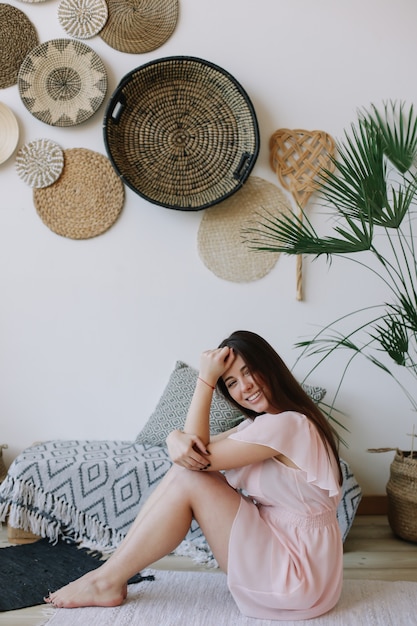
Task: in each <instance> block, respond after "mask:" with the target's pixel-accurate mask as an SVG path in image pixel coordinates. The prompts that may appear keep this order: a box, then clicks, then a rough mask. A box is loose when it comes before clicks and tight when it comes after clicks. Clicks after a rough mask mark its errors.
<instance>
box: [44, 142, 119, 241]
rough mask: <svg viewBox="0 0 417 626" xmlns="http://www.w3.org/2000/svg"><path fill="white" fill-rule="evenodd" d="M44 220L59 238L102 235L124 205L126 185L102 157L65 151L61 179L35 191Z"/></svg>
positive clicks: (85, 237) (84, 149)
mask: <svg viewBox="0 0 417 626" xmlns="http://www.w3.org/2000/svg"><path fill="white" fill-rule="evenodd" d="M33 200H34V204H35V208H36V210H37V212H38V215H39V217H40V218H41V220H42V221H43V222H44V224H46V226H48V228H50V229H51V230H52V231H53V232H54V233H56V234H57V235H62V236H63V237H69V238H70V239H89V238H91V237H96V236H97V235H101V234H102V233H104V232H105V231H106V230H108V229H109V228H110V226H112V225H113V224H114V222H115V221H116V220H117V218H118V216H119V214H120V212H121V210H122V208H123V204H124V187H123V183H122V181H121V180H120V178H118V176H117V174H116V173H115V172H114V170H113V168H112V166H111V163H110V162H109V160H108V159H107V157H105V156H104V155H102V154H99V153H98V152H94V151H92V150H87V149H86V148H71V149H69V150H65V151H64V169H63V171H62V174H61V176H60V177H59V178H58V180H57V181H56V182H55V183H53V184H52V185H50V186H49V187H45V188H44V189H34V191H33Z"/></svg>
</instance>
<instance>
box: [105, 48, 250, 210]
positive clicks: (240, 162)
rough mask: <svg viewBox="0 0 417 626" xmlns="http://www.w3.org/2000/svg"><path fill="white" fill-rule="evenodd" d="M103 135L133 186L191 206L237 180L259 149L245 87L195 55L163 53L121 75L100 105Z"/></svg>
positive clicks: (226, 191)
mask: <svg viewBox="0 0 417 626" xmlns="http://www.w3.org/2000/svg"><path fill="white" fill-rule="evenodd" d="M104 143H105V146H106V150H107V152H108V156H109V159H110V161H111V163H112V164H113V167H114V168H115V170H116V171H117V173H118V174H119V175H120V177H121V178H122V180H123V182H124V183H126V185H128V186H129V187H130V188H131V189H133V191H135V192H136V193H138V194H139V195H140V196H142V197H144V198H146V199H147V200H149V201H150V202H153V203H154V204H159V205H161V206H164V207H168V208H171V209H180V210H193V211H195V210H199V209H204V208H207V207H209V206H212V205H213V204H216V203H218V202H220V201H221V200H224V199H225V198H226V197H228V196H230V195H231V194H232V193H234V192H235V191H237V190H238V189H239V188H240V187H241V186H242V185H243V183H244V182H245V180H246V179H247V177H248V176H249V174H250V172H251V170H252V169H253V166H254V165H255V161H256V158H257V156H258V153H259V130H258V123H257V119H256V114H255V111H254V108H253V105H252V103H251V101H250V99H249V97H248V95H247V93H246V92H245V91H244V89H243V88H242V86H241V85H240V84H239V83H238V82H237V81H236V80H235V79H234V78H233V77H232V76H231V75H230V74H229V73H228V72H226V71H225V70H224V69H222V68H220V67H218V66H216V65H214V64H213V63H210V62H207V61H203V60H202V59H198V58H194V57H167V58H163V59H159V60H157V61H152V62H150V63H147V64H145V65H143V66H141V67H138V68H136V69H135V70H133V71H132V72H130V73H129V74H127V75H126V76H125V77H124V78H123V79H122V80H121V82H120V84H119V86H118V87H117V89H116V90H115V92H114V93H113V95H112V96H111V99H110V102H109V105H108V107H107V110H106V113H105V117H104Z"/></svg>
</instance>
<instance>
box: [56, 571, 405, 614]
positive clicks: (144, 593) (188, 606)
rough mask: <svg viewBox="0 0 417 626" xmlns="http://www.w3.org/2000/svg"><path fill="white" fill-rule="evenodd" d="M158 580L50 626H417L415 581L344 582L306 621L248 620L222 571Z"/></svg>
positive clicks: (165, 575) (158, 576) (165, 574)
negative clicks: (331, 605) (325, 607)
mask: <svg viewBox="0 0 417 626" xmlns="http://www.w3.org/2000/svg"><path fill="white" fill-rule="evenodd" d="M153 573H154V574H155V581H153V582H142V583H140V584H138V585H131V586H129V595H128V598H127V600H126V602H125V603H124V604H123V605H122V606H121V607H117V608H109V609H95V608H85V609H51V608H48V609H46V611H47V613H46V614H45V615H48V614H49V615H51V614H52V617H50V618H49V619H48V621H47V622H46V624H47V626H86V625H88V626H136V625H137V626H142V625H143V626H191V625H192V626H230V625H231V624H233V626H261V625H262V626H263V625H265V626H266V625H274V624H275V626H277V624H286V625H287V626H304V625H307V624H311V625H314V626H359V625H360V626H365V625H366V626H413V625H417V583H413V582H386V581H379V580H346V581H345V582H344V586H343V593H342V597H341V600H340V602H339V604H338V605H337V607H336V608H335V609H333V610H332V611H331V612H330V613H328V614H327V615H324V616H322V617H319V618H316V619H314V620H305V621H302V622H293V621H285V622H276V621H275V622H274V621H265V620H257V619H251V618H248V617H245V616H244V615H242V614H241V613H240V612H239V610H238V609H237V607H236V605H235V603H234V601H233V599H232V597H231V595H230V593H229V591H228V589H227V584H226V576H225V575H224V574H222V573H220V572H213V573H206V572H202V573H200V572H173V571H153Z"/></svg>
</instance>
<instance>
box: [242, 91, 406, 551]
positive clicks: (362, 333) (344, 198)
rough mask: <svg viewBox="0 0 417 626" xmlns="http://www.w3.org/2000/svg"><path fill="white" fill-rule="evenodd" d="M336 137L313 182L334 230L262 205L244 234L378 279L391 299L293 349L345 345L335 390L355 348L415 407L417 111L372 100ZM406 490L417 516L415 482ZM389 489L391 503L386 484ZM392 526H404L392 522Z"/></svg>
mask: <svg viewBox="0 0 417 626" xmlns="http://www.w3.org/2000/svg"><path fill="white" fill-rule="evenodd" d="M336 146H337V153H338V155H337V157H331V158H332V162H333V163H332V164H333V166H334V168H332V170H330V169H323V170H322V171H321V172H320V173H319V177H318V178H319V185H318V190H317V193H318V198H319V201H320V203H322V204H324V206H326V207H327V208H328V209H331V211H332V219H333V224H332V232H331V234H329V235H319V234H318V233H317V232H316V230H315V228H314V226H313V224H312V223H311V221H310V220H309V219H308V216H307V214H306V213H305V211H302V212H301V215H299V216H298V217H297V216H296V215H295V214H294V215H286V214H283V215H281V216H280V217H275V216H271V215H269V214H267V213H264V214H262V215H259V218H258V219H257V222H256V224H255V225H253V226H250V227H247V228H245V230H244V231H243V233H242V236H243V239H244V241H245V243H246V245H249V246H250V247H251V248H252V249H254V250H266V251H274V252H282V253H285V254H292V255H299V254H304V255H313V256H315V257H319V256H322V255H325V256H326V257H327V259H328V260H331V259H332V257H336V256H343V257H345V258H346V259H349V260H350V261H351V262H354V263H358V264H359V265H360V266H362V267H363V269H364V271H367V272H371V273H372V274H373V276H374V277H375V278H376V279H378V280H380V281H382V283H383V284H384V285H385V286H386V288H387V289H388V292H389V294H390V295H389V300H388V301H387V302H381V303H377V304H376V305H375V306H370V307H366V308H361V309H359V310H354V311H352V312H350V313H347V314H346V315H344V316H343V317H341V318H339V319H336V320H334V321H333V322H332V323H330V324H327V325H326V326H325V327H324V328H322V329H320V330H319V331H318V332H317V333H316V334H315V335H314V336H313V337H311V339H308V340H305V341H301V342H298V343H297V344H296V345H297V347H298V348H300V349H301V353H300V357H299V358H302V357H304V356H314V357H316V363H315V365H314V366H313V368H312V370H311V371H313V370H314V369H315V368H316V367H318V366H319V365H320V364H321V363H323V361H325V360H326V359H328V358H330V357H331V356H332V355H333V354H334V352H335V351H336V350H339V349H343V350H344V353H345V354H346V355H347V362H346V365H345V367H344V371H343V373H342V376H341V379H340V383H339V385H338V388H337V391H336V395H335V398H336V396H337V393H338V391H339V390H340V386H341V384H342V382H343V378H344V376H345V374H346V371H347V370H348V368H349V367H351V366H352V364H353V363H354V361H355V359H356V358H357V357H359V356H360V357H363V358H366V359H368V361H370V362H371V363H372V364H374V365H375V366H376V367H379V368H381V369H382V370H383V371H384V372H386V374H388V375H389V376H391V377H392V378H393V379H394V380H395V381H396V383H397V384H398V385H399V386H400V388H401V390H402V392H403V393H404V394H405V395H406V397H407V398H408V401H409V402H410V404H411V407H412V409H413V410H414V411H417V398H416V394H415V389H416V379H417V259H416V246H417V233H416V230H417V215H416V209H415V200H416V196H417V174H416V163H417V117H416V115H415V112H414V108H413V106H410V107H408V108H406V106H405V104H404V103H400V104H398V103H396V102H390V103H385V104H384V106H383V107H382V110H379V109H378V108H377V107H376V106H375V105H371V106H370V107H369V109H364V110H362V111H360V112H359V115H358V120H357V122H356V123H355V124H352V125H351V128H350V132H347V131H346V132H345V134H344V139H343V140H342V141H340V142H336ZM357 253H362V254H360V255H358V254H357ZM364 253H366V254H365V255H364ZM367 254H368V255H369V262H367V261H366V258H367V257H366V255H367ZM364 259H365V260H364ZM400 370H401V373H400ZM311 371H310V373H311ZM410 389H411V390H413V391H410ZM333 404H334V400H333ZM397 456H401V459H397ZM416 456H417V455H416V454H413V453H412V451H411V452H401V453H400V451H397V455H396V459H395V461H394V462H399V463H400V464H401V463H402V464H403V465H404V463H403V461H404V459H405V462H406V464H407V474H408V475H410V473H411V475H412V474H413V473H414V472H415V478H414V477H413V476H410V478H411V480H413V481H414V480H416V481H417V459H416V458H415V457H416ZM410 466H411V467H412V468H413V471H410ZM410 491H411V492H412V494H413V498H414V502H413V506H414V512H413V517H414V518H415V519H416V520H417V515H416V513H417V508H416V507H417V482H415V483H413V486H412V488H411V490H410ZM388 499H389V503H390V492H389V490H388ZM393 506H394V505H393ZM395 507H397V508H398V505H396V504H395ZM391 511H392V509H391ZM394 513H395V511H394ZM392 515H393V513H391V517H392ZM405 517H408V518H410V515H409V514H407V515H406V516H405ZM393 530H394V532H396V533H397V534H401V531H400V530H399V529H398V527H395V529H393ZM413 532H414V533H415V534H413V537H410V533H409V532H408V531H407V537H406V538H408V539H410V538H412V540H416V541H417V525H416V528H415V530H414V531H413Z"/></svg>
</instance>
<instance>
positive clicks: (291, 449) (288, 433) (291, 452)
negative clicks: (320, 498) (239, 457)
mask: <svg viewBox="0 0 417 626" xmlns="http://www.w3.org/2000/svg"><path fill="white" fill-rule="evenodd" d="M229 437H230V438H231V439H235V440H236V441H244V442H246V443H255V444H259V445H264V446H268V447H269V448H273V449H274V450H276V451H277V452H279V453H280V454H283V455H284V456H286V457H287V458H289V459H290V460H291V461H292V462H293V463H295V465H296V466H297V467H299V468H300V470H302V471H303V472H305V474H306V480H307V482H309V483H312V484H314V485H316V486H317V487H320V488H321V489H325V490H327V491H328V492H329V495H330V497H333V496H337V495H339V494H340V485H339V472H338V468H337V461H336V459H334V457H333V454H332V452H331V450H330V451H329V454H330V457H329V454H328V452H327V450H326V448H325V445H324V443H323V441H322V440H321V438H320V435H319V433H318V431H317V429H316V428H315V426H314V424H312V423H311V422H310V421H309V420H308V419H307V418H306V417H305V415H302V414H301V413H297V412H295V411H284V412H282V413H278V414H276V415H272V414H269V413H265V414H264V415H259V416H258V417H256V419H255V420H249V419H248V420H245V421H244V422H242V423H241V424H240V425H239V428H238V430H237V431H236V432H234V433H232V434H231V435H229Z"/></svg>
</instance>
